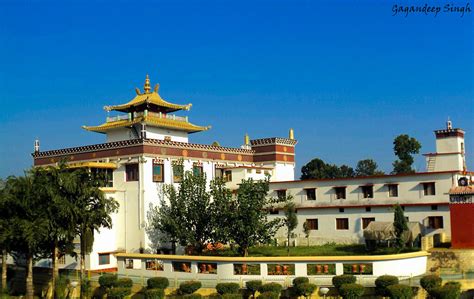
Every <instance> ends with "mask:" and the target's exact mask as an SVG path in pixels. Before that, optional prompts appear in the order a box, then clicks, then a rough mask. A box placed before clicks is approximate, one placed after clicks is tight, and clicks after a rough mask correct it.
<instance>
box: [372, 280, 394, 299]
mask: <svg viewBox="0 0 474 299" xmlns="http://www.w3.org/2000/svg"><path fill="white" fill-rule="evenodd" d="M394 284H398V277H396V276H392V275H382V276H379V277H377V279H376V280H375V291H376V292H377V295H380V296H384V297H387V296H388V295H389V293H388V290H387V287H388V286H391V285H394Z"/></svg>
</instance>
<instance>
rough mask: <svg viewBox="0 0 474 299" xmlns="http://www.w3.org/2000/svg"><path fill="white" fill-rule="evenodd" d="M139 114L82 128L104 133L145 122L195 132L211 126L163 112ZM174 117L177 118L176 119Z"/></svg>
mask: <svg viewBox="0 0 474 299" xmlns="http://www.w3.org/2000/svg"><path fill="white" fill-rule="evenodd" d="M150 114H151V113H149V114H147V115H141V116H138V117H135V118H134V119H133V120H128V119H121V120H116V121H107V122H106V123H103V124H101V125H99V126H82V127H83V128H84V129H86V130H88V131H93V132H98V133H105V132H106V131H108V130H111V129H116V128H122V127H129V126H132V125H134V124H137V123H142V122H143V123H145V124H147V125H151V126H156V127H163V128H169V129H177V130H180V131H185V132H188V133H195V132H200V131H206V130H209V129H210V128H211V127H210V126H206V127H201V126H197V125H194V124H192V123H189V122H188V121H187V120H179V119H185V118H183V117H175V116H174V115H165V114H156V115H150ZM176 118H179V119H178V120H177V119H176Z"/></svg>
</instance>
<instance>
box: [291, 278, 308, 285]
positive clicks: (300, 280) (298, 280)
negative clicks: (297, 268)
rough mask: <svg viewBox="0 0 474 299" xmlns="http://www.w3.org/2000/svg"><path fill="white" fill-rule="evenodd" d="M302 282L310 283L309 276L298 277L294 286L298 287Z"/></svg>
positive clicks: (294, 280) (294, 281)
mask: <svg viewBox="0 0 474 299" xmlns="http://www.w3.org/2000/svg"><path fill="white" fill-rule="evenodd" d="M302 283H309V278H308V277H296V278H295V279H293V286H294V287H296V286H297V285H299V284H302Z"/></svg>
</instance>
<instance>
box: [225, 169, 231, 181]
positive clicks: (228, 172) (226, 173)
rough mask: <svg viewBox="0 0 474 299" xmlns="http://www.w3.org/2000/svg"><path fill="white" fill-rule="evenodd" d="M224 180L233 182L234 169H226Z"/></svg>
mask: <svg viewBox="0 0 474 299" xmlns="http://www.w3.org/2000/svg"><path fill="white" fill-rule="evenodd" d="M224 180H225V181H226V182H232V170H226V171H225V172H224Z"/></svg>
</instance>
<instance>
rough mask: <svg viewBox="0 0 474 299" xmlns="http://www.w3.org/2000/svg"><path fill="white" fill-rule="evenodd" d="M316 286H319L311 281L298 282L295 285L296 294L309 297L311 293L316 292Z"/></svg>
mask: <svg viewBox="0 0 474 299" xmlns="http://www.w3.org/2000/svg"><path fill="white" fill-rule="evenodd" d="M316 288H317V286H316V285H315V284H313V283H309V282H304V283H300V284H297V285H296V286H295V291H296V294H297V295H298V296H305V297H309V296H311V294H313V293H314V291H315V290H316Z"/></svg>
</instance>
